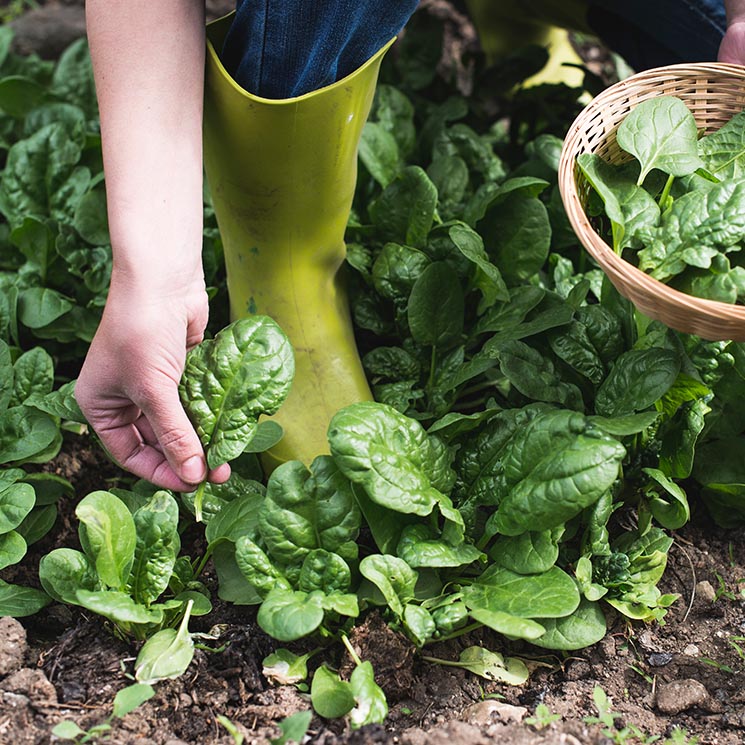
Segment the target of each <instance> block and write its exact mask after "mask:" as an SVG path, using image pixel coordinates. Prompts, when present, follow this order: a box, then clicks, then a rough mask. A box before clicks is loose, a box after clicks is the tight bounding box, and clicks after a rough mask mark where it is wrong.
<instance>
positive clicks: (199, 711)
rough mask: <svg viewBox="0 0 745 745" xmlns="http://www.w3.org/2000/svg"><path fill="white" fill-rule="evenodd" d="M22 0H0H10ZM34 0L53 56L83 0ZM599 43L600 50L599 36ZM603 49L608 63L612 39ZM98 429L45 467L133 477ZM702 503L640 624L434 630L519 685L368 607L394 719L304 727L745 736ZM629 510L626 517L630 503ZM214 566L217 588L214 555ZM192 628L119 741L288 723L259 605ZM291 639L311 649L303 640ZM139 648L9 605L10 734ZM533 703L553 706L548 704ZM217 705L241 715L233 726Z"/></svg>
mask: <svg viewBox="0 0 745 745" xmlns="http://www.w3.org/2000/svg"><path fill="white" fill-rule="evenodd" d="M10 5H12V3H8V2H0V8H7V7H9V6H10ZM27 5H33V6H35V7H33V8H32V9H31V10H30V11H28V12H26V13H25V14H24V15H22V16H20V17H19V18H18V19H17V20H15V21H14V22H13V23H14V25H15V26H16V32H17V33H16V45H17V47H18V48H19V51H26V52H31V51H35V52H37V53H40V54H42V55H43V56H54V55H55V54H57V53H59V51H60V50H61V49H63V48H64V47H65V46H67V44H68V43H69V42H70V41H72V39H74V38H76V37H77V36H79V35H80V34H81V33H82V32H83V28H84V24H83V20H82V8H81V6H82V2H79V1H77V2H76V1H74V0H73V1H68V2H49V3H46V4H44V3H27ZM230 5H231V3H230V2H208V9H209V11H210V14H211V15H212V16H217V15H220V14H221V13H222V12H223V11H224V10H226V9H227V8H229V6H230ZM430 5H432V6H438V5H442V6H447V5H448V3H445V2H439V3H438V2H432V3H430ZM440 10H441V9H440ZM44 29H46V31H45V30H44ZM589 54H590V55H594V56H595V57H596V58H598V54H597V48H592V49H590V50H589ZM599 59H600V62H601V63H602V54H601V55H599ZM88 443H89V441H88V440H87V439H86V438H81V437H76V436H74V435H68V436H67V442H66V444H65V447H64V449H63V454H62V455H60V456H59V457H58V459H57V460H55V461H53V462H52V463H50V464H47V465H46V466H45V467H44V468H45V470H51V471H52V472H55V473H58V474H59V475H61V476H64V477H65V478H68V479H70V480H71V481H72V483H73V484H74V486H75V490H76V493H77V494H79V495H80V494H86V493H88V492H90V491H93V490H95V489H101V488H108V487H110V486H114V485H117V484H119V483H125V482H123V481H122V479H125V478H126V477H125V476H124V475H123V474H122V473H121V472H119V471H118V470H117V469H116V468H115V467H113V466H112V465H111V464H110V463H108V462H107V461H105V460H103V457H102V455H101V454H100V451H98V450H97V449H92V448H91V447H90V446H89V444H88ZM696 507H697V505H696V503H695V500H694V515H693V520H692V522H691V523H690V524H689V525H687V526H686V527H685V528H684V529H683V530H681V531H679V532H678V533H677V535H676V536H675V538H676V540H675V544H674V546H673V548H672V549H671V552H670V561H669V566H668V570H667V572H666V575H665V577H664V579H663V582H662V584H661V590H662V591H663V592H673V593H678V594H679V595H680V598H679V600H678V601H677V602H676V603H675V604H674V605H673V607H672V608H671V609H670V611H669V612H668V614H667V616H666V618H665V623H664V624H654V625H645V624H630V623H629V622H628V621H627V620H625V619H623V618H622V617H618V616H609V619H608V621H609V624H608V625H609V633H608V635H607V636H606V638H605V639H604V640H603V641H602V642H600V643H598V644H596V645H595V646H593V647H590V648H588V649H585V650H581V651H579V652H577V653H575V654H569V655H552V654H546V653H545V652H542V651H541V650H538V649H536V648H534V647H530V646H529V645H522V644H516V645H514V644H513V645H510V646H509V647H507V646H506V644H505V641H504V639H503V638H502V637H499V636H497V635H496V634H492V633H491V632H489V630H484V631H482V632H478V633H473V634H471V635H470V636H467V637H463V638H461V639H458V640H453V641H450V642H448V643H441V644H436V645H432V646H430V647H428V648H427V651H426V654H427V656H429V657H437V658H440V659H442V660H446V661H455V660H457V659H458V655H459V653H460V651H461V650H462V649H463V648H465V647H466V646H470V645H474V644H478V645H482V646H485V647H487V648H489V649H491V650H494V651H500V652H505V653H509V654H510V655H513V656H519V657H521V658H523V659H524V660H525V661H526V663H527V664H528V666H529V667H530V669H531V676H530V679H529V681H528V682H527V683H526V684H524V685H521V686H516V687H511V686H506V685H503V684H499V683H495V682H492V681H487V680H484V679H482V678H479V677H477V676H475V675H473V674H471V673H468V672H465V671H463V670H460V669H458V668H453V667H447V666H443V665H439V664H435V663H431V662H426V661H423V660H422V657H421V653H420V652H418V651H417V650H416V649H415V648H414V647H413V646H412V645H411V644H410V643H409V642H408V641H407V640H406V639H405V638H404V637H403V636H401V635H399V634H398V633H396V632H394V631H392V630H390V629H389V628H388V627H387V626H386V625H385V624H384V623H383V622H382V621H381V619H380V617H379V616H377V615H375V614H372V615H370V616H368V617H367V620H366V622H365V623H364V624H363V625H362V626H360V627H358V628H357V629H356V630H355V631H354V632H353V634H352V636H351V642H352V644H353V646H354V647H355V648H356V650H357V652H358V654H359V655H360V656H361V657H362V659H365V660H370V661H371V662H372V664H373V667H374V669H375V674H376V680H377V682H378V683H379V684H380V685H381V686H382V688H383V689H384V690H385V692H386V695H387V698H388V702H389V705H390V715H389V717H388V719H387V720H386V723H385V724H384V725H372V726H368V727H365V728H363V729H361V730H358V731H350V730H349V728H348V726H347V725H345V724H344V723H343V722H341V721H334V722H326V721H324V720H322V719H320V718H318V717H314V718H313V720H312V721H311V725H310V728H309V730H308V733H307V738H306V741H307V742H309V743H318V744H319V745H320V744H323V745H332V744H333V745H336V744H342V743H344V744H347V745H366V744H367V743H399V744H400V745H440V743H442V745H446V744H447V745H482V744H485V743H490V742H498V743H501V744H502V745H524V744H528V743H530V744H532V743H535V744H537V745H542V744H546V745H547V744H549V743H551V744H554V743H555V744H564V745H585V744H587V745H607V744H609V743H626V742H628V743H644V742H652V741H653V738H654V737H655V736H659V738H660V740H661V741H664V740H665V738H667V737H672V736H673V735H672V733H673V732H674V730H675V729H676V728H678V729H679V730H685V731H686V732H687V738H688V739H686V738H681V739H680V740H679V742H680V743H685V742H695V741H696V740H694V739H693V738H694V737H695V738H698V740H697V742H698V743H699V745H704V744H710V745H715V744H716V745H740V744H741V743H745V685H744V682H745V596H744V595H743V590H745V536H744V535H743V533H742V532H741V531H740V532H735V531H724V530H722V529H720V528H717V527H716V526H714V525H713V524H712V523H711V522H710V521H709V519H708V518H707V516H706V514H705V512H704V510H703V509H701V508H700V506H698V509H697V508H696ZM618 519H621V520H632V519H633V514H631V513H628V514H625V515H624V514H621V515H619V518H618ZM188 540H189V536H188V535H187V536H186V537H185V539H184V542H185V543H186V542H187V541H188ZM76 541H77V538H76V529H75V521H74V502H73V501H72V500H67V501H63V502H61V504H60V517H59V519H58V521H57V524H56V527H55V529H54V530H53V531H52V533H51V534H49V535H48V536H46V537H45V538H44V539H43V540H42V541H41V542H40V543H39V544H37V545H35V546H34V547H33V554H32V556H31V557H30V558H32V561H30V562H24V564H23V567H12V568H10V569H8V570H5V571H4V572H3V573H2V576H3V578H4V579H6V580H8V581H17V582H20V583H23V584H27V585H36V586H38V578H37V577H36V576H35V574H34V572H35V570H36V567H37V566H38V559H39V558H40V557H41V556H42V555H43V554H44V553H46V552H48V551H49V550H51V549H52V548H53V547H55V546H59V545H64V546H71V547H74V546H75V544H76ZM21 571H24V572H27V574H26V575H25V576H24V575H21V574H20V572H21ZM205 581H206V582H207V583H208V584H210V585H211V589H212V590H213V591H214V594H215V595H216V583H215V578H214V575H212V574H210V567H209V565H208V568H207V572H206V578H205ZM191 629H192V631H196V632H201V633H203V634H205V635H206V636H204V637H203V638H201V642H203V644H204V646H205V647H206V648H209V649H211V650H213V651H208V649H203V650H199V651H197V653H196V655H195V658H194V661H193V663H192V664H191V666H190V667H189V669H188V671H187V673H186V674H185V675H184V676H182V677H181V678H179V679H177V680H174V681H167V682H163V683H160V684H158V685H157V687H156V694H155V696H154V698H152V699H151V700H150V701H148V702H147V703H145V704H144V705H143V706H141V707H140V708H139V709H137V710H136V711H134V712H133V713H131V714H129V715H127V716H126V717H124V719H118V720H114V721H113V722H112V729H111V731H110V735H109V740H108V742H111V743H115V744H121V745H125V744H126V745H129V744H130V743H131V744H136V745H151V744H152V745H181V744H183V743H189V744H191V743H194V744H195V745H196V744H200V745H202V744H203V745H211V744H212V743H215V744H217V743H223V744H225V745H229V744H230V743H234V742H237V739H238V738H239V735H242V736H243V737H244V742H245V743H246V745H249V744H253V743H256V744H259V743H268V742H270V741H271V740H272V739H273V738H278V737H279V736H280V735H281V732H280V729H279V727H278V726H277V723H278V722H279V721H281V720H282V719H283V718H285V717H286V716H288V715H289V714H292V713H294V712H297V711H301V710H307V709H309V708H310V702H309V698H308V696H307V695H306V694H304V693H302V692H300V691H299V690H297V689H296V688H295V687H293V686H274V685H272V684H271V683H270V682H269V681H268V680H267V678H266V677H265V676H264V675H263V673H262V664H261V661H262V659H263V658H264V657H265V656H266V655H267V654H269V653H270V652H271V651H272V650H273V648H274V643H273V641H272V640H271V639H270V638H269V637H267V636H266V635H265V634H264V633H263V632H262V631H261V629H260V628H259V627H258V626H257V625H256V617H255V611H254V610H253V609H251V608H243V607H234V606H230V605H227V604H222V603H220V601H216V603H215V610H214V611H213V613H212V614H210V615H209V616H208V617H207V618H198V619H194V620H193V622H192V624H191ZM292 649H293V651H295V652H306V651H308V650H309V648H308V647H304V646H302V645H298V646H297V647H292ZM136 654H137V647H136V646H135V645H133V644H131V643H128V642H126V641H122V640H119V639H116V638H115V637H114V636H113V635H112V634H111V633H110V629H108V628H106V626H105V625H104V624H103V622H102V621H101V619H100V618H99V617H94V616H91V615H88V614H87V613H86V612H85V611H83V610H81V609H77V608H69V607H64V606H59V605H52V606H49V607H48V608H46V609H45V610H44V611H42V612H41V613H39V614H37V615H36V616H33V617H30V618H26V619H22V620H21V622H18V621H15V620H13V619H0V743H3V744H5V743H8V744H10V743H12V744H13V745H25V744H26V743H28V744H32V743H33V744H34V745H37V744H43V743H50V742H54V741H56V740H55V738H54V737H53V736H52V735H51V730H52V728H53V727H54V725H55V724H57V723H58V722H60V721H62V720H73V721H75V722H77V723H78V725H79V726H81V727H82V728H84V729H87V728H90V727H91V726H94V725H96V724H100V723H101V722H104V721H106V720H107V718H109V717H110V715H111V711H112V701H113V698H114V695H115V694H116V692H117V691H118V690H120V689H121V688H123V687H125V686H126V685H128V684H129V683H131V674H132V667H133V662H134V659H135V657H136ZM311 662H312V665H320V664H321V663H326V664H328V665H331V666H333V667H336V668H337V669H339V670H340V671H341V673H342V675H344V674H345V672H349V671H350V670H351V661H350V659H349V657H348V656H347V654H346V652H344V651H343V649H342V648H341V645H337V647H335V648H334V649H333V651H330V652H329V653H327V654H323V653H321V654H318V655H316V656H315V657H313V658H312V661H311ZM596 687H600V688H602V689H603V691H605V692H606V693H607V694H608V696H609V697H610V700H611V706H612V710H613V712H615V713H617V715H618V716H617V717H616V718H615V725H614V727H613V728H612V730H608V728H607V727H606V726H605V725H599V724H597V723H593V722H591V721H590V722H588V721H587V719H588V718H590V719H591V718H593V717H596V716H597V714H598V712H597V710H596V708H595V705H594V703H593V691H594V689H595V688H596ZM539 704H544V705H545V706H546V707H547V709H548V711H549V712H550V713H551V714H553V715H556V716H555V717H548V716H547V717H544V718H541V717H536V707H537V706H538V705H539ZM219 716H223V717H227V719H229V720H230V722H232V723H233V725H234V726H235V728H236V735H235V736H234V735H231V734H229V733H228V731H227V730H226V729H225V728H224V727H223V726H222V725H221V724H220V723H219V722H218V717H219ZM549 719H551V720H553V721H548V720H549ZM536 720H537V721H536ZM631 727H634V728H637V731H638V734H637V735H636V737H632V736H631V734H629V730H627V733H626V735H624V728H631ZM604 730H606V731H605V732H604ZM624 737H625V738H626V739H624ZM673 742H676V741H675V740H673Z"/></svg>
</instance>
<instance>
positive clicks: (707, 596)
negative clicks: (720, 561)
mask: <svg viewBox="0 0 745 745" xmlns="http://www.w3.org/2000/svg"><path fill="white" fill-rule="evenodd" d="M696 598H697V599H698V600H700V601H702V602H704V603H715V602H716V600H717V593H716V591H715V590H714V588H713V587H712V585H711V582H709V581H708V580H702V581H701V582H699V583H698V584H697V585H696Z"/></svg>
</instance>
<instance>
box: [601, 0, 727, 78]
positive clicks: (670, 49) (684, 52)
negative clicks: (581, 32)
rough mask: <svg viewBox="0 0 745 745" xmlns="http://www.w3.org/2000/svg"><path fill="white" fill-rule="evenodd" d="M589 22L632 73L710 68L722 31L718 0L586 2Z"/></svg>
mask: <svg viewBox="0 0 745 745" xmlns="http://www.w3.org/2000/svg"><path fill="white" fill-rule="evenodd" d="M588 22H589V25H590V27H591V28H592V29H593V30H594V31H595V33H597V35H598V36H599V37H600V38H601V39H602V40H603V41H604V42H605V43H606V44H607V45H608V46H609V47H610V48H611V49H613V50H614V51H616V52H618V53H619V54H620V55H621V56H622V57H624V59H626V61H627V62H628V63H629V64H630V65H631V67H633V68H634V69H635V70H646V69H648V68H650V67H658V66H660V65H670V64H674V63H677V62H712V61H714V60H716V58H717V52H718V50H719V44H720V42H721V41H722V36H723V35H724V31H725V28H726V18H725V12H724V2H723V0H623V2H616V1H615V0H590V7H589V13H588Z"/></svg>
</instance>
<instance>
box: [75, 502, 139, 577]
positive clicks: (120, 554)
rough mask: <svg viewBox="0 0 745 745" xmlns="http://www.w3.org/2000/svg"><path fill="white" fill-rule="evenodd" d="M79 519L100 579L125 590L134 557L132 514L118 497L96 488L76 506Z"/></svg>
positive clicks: (86, 546) (87, 548) (133, 523)
mask: <svg viewBox="0 0 745 745" xmlns="http://www.w3.org/2000/svg"><path fill="white" fill-rule="evenodd" d="M75 515H76V516H77V518H78V520H80V523H81V525H80V542H81V543H82V545H83V550H84V551H85V552H86V554H88V555H89V556H90V557H91V558H92V560H93V563H94V565H95V567H96V573H97V574H98V576H99V577H100V579H101V581H102V582H103V583H104V584H105V585H106V586H107V587H111V588H112V589H115V590H119V589H123V588H124V585H125V583H126V581H127V578H128V577H129V572H130V569H131V568H132V563H133V561H134V556H135V548H136V545H137V534H136V529H135V522H134V519H133V518H132V514H131V513H130V511H129V510H128V509H127V507H126V506H125V505H124V502H122V501H121V500H120V499H119V498H118V497H115V496H114V495H113V494H111V493H110V492H105V491H96V492H92V493H91V494H89V495H88V496H86V497H84V498H83V499H82V500H81V501H80V503H79V504H78V506H77V507H76V508H75Z"/></svg>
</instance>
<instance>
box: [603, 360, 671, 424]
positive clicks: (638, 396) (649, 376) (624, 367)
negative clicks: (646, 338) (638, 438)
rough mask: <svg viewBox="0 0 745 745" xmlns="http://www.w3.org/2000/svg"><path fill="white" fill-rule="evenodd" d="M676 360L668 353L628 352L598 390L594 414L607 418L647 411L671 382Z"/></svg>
mask: <svg viewBox="0 0 745 745" xmlns="http://www.w3.org/2000/svg"><path fill="white" fill-rule="evenodd" d="M679 370H680V357H679V356H678V355H677V354H676V353H675V352H672V351H670V350H668V349H660V348H659V347H652V348H650V349H631V350H629V351H628V352H625V353H624V354H622V355H621V356H620V357H619V358H618V360H616V363H615V365H613V367H612V368H611V371H610V374H609V375H608V377H607V378H606V379H605V381H604V382H603V384H602V385H601V386H600V388H599V389H598V392H597V395H596V397H595V410H596V411H597V413H598V414H601V415H602V416H607V417H616V416H622V415H624V414H631V413H634V412H637V411H644V409H647V408H649V407H650V406H652V404H654V403H655V401H657V400H658V399H660V398H662V396H664V394H665V393H667V391H668V390H669V389H670V387H671V386H672V385H673V383H674V382H675V380H676V378H677V376H678V371H679Z"/></svg>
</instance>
